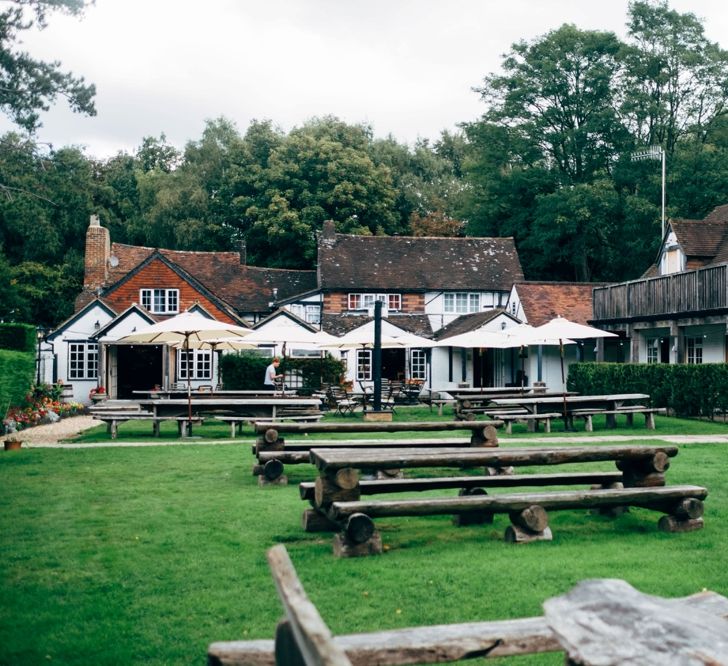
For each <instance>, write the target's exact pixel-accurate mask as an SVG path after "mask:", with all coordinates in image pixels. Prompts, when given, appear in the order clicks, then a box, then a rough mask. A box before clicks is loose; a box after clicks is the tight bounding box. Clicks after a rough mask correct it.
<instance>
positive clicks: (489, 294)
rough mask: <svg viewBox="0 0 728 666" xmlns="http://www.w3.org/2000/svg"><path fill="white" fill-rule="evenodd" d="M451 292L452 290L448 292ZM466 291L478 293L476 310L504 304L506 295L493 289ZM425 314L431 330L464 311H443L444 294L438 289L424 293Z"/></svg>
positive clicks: (436, 328) (446, 323)
mask: <svg viewBox="0 0 728 666" xmlns="http://www.w3.org/2000/svg"><path fill="white" fill-rule="evenodd" d="M448 293H452V292H448ZM468 293H478V294H480V309H479V310H478V312H485V311H487V310H493V309H494V308H497V307H499V304H505V302H506V296H505V295H503V296H501V295H500V293H499V292H494V291H481V292H476V291H469V292H468ZM425 314H426V315H427V316H428V318H429V320H430V326H431V327H432V330H433V331H439V330H440V329H441V328H443V327H445V326H447V325H448V324H450V323H451V322H453V321H455V320H456V319H457V318H458V317H460V316H461V315H463V314H466V313H464V312H447V313H446V312H445V294H444V292H440V291H430V292H427V293H426V294H425Z"/></svg>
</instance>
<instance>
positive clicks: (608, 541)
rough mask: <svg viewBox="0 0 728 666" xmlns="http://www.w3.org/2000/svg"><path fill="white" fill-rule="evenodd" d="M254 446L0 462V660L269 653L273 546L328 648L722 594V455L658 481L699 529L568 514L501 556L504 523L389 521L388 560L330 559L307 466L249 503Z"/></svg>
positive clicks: (727, 538) (22, 455)
mask: <svg viewBox="0 0 728 666" xmlns="http://www.w3.org/2000/svg"><path fill="white" fill-rule="evenodd" d="M673 423H675V422H673ZM699 425H700V426H701V427H710V428H718V425H717V424H699ZM207 427H208V426H207V425H206V426H205V428H207ZM720 429H721V430H722V431H724V430H725V428H724V427H722V428H720ZM634 430H635V432H636V433H637V434H636V435H635V440H636V441H639V435H640V434H642V435H644V434H645V430H644V427H638V428H635V429H634ZM618 431H619V429H618ZM661 431H664V432H668V429H667V427H664V428H663V427H662V426H661V424H660V423H658V431H657V432H658V433H659V432H661ZM669 431H670V432H676V430H675V429H672V428H671V429H670V430H669ZM677 431H680V432H682V429H679V430H677ZM147 432H148V431H147ZM604 432H605V431H602V434H604ZM620 434H627V431H626V430H625V431H624V432H620ZM651 434H652V433H651ZM223 441H224V440H220V442H221V443H222V442H223ZM228 441H229V440H228ZM249 443H250V438H248V439H247V440H246V442H245V443H238V444H230V445H228V446H216V445H210V444H201V445H199V446H195V445H192V446H184V447H164V446H159V447H148V448H124V447H117V448H113V447H108V448H99V449H97V448H94V449H90V448H81V449H73V450H48V449H29V450H22V451H14V452H7V453H0V479H1V480H2V487H3V510H2V512H1V513H0V558H1V561H2V562H3V576H2V578H1V580H0V599H2V601H1V602H0V663H2V664H38V663H57V664H87V663H90V662H94V663H98V664H132V663H133V664H136V663H150V664H184V663H190V664H191V663H197V664H199V663H203V662H204V659H205V652H206V647H207V645H208V644H209V643H210V642H212V641H217V640H235V639H244V638H271V637H272V635H273V629H274V626H275V623H276V621H277V620H278V619H279V617H280V615H281V608H280V604H279V602H278V599H277V596H276V593H275V590H274V587H273V584H272V582H271V578H270V575H269V572H268V568H267V565H266V562H265V551H266V549H267V548H268V547H270V546H271V545H273V544H275V543H279V542H283V543H285V544H286V546H287V547H288V549H289V552H290V553H291V557H292V559H293V562H294V564H295V565H296V567H297V569H298V571H299V574H300V576H301V579H302V581H303V583H304V585H305V587H306V589H307V591H308V593H309V594H310V596H311V598H312V600H313V601H314V603H315V604H316V605H317V606H318V608H319V609H320V611H321V614H322V616H323V617H324V618H325V620H326V621H327V623H328V624H329V625H330V627H331V628H332V630H333V631H334V632H335V633H350V632H357V631H372V630H377V629H386V628H397V627H405V626H413V625H421V624H438V623H445V622H466V621H475V620H487V619H504V618H509V617H525V616H531V615H539V614H540V613H541V603H542V602H543V600H544V599H546V598H548V597H550V596H554V595H556V594H560V593H563V592H565V591H567V590H568V589H569V588H570V587H572V586H573V585H574V584H575V583H576V582H577V581H579V580H582V579H584V578H594V577H617V578H624V579H626V580H627V581H629V582H630V583H631V584H633V585H634V586H636V587H637V588H638V589H641V590H643V591H645V592H648V593H652V594H659V595H662V596H669V597H673V596H680V595H686V594H691V593H693V592H696V591H699V590H701V589H703V588H708V589H712V590H716V591H718V592H721V593H723V594H726V593H728V570H727V569H726V567H725V566H724V560H725V557H724V554H725V549H726V545H727V544H728V521H726V518H727V517H728V498H727V497H726V493H725V490H724V489H725V481H724V470H725V456H726V448H725V446H722V445H715V444H708V445H686V446H681V448H680V453H679V455H678V456H677V457H676V458H675V459H674V461H673V464H672V467H671V468H670V470H669V471H668V473H667V474H668V481H669V483H692V484H699V485H704V486H706V487H707V488H708V489H709V490H710V496H709V497H708V499H707V501H706V513H705V524H706V527H705V529H703V530H701V531H698V532H692V533H686V534H663V533H661V532H659V531H657V528H656V525H657V520H658V518H659V514H656V513H653V512H649V511H646V510H635V509H633V510H632V511H631V512H630V513H629V514H627V515H625V516H622V517H620V518H618V519H608V518H605V517H600V516H593V515H588V514H587V513H586V512H577V511H563V512H555V513H553V514H552V516H551V521H550V522H551V526H552V529H553V533H554V540H553V541H552V542H544V543H533V544H528V545H524V546H513V545H509V544H506V543H504V542H503V540H502V539H503V531H504V530H505V527H506V526H507V524H508V519H507V518H506V517H504V516H497V517H496V519H495V523H494V524H493V525H486V526H474V527H466V528H455V527H453V526H452V525H451V522H450V519H449V518H448V517H429V518H392V519H386V520H385V519H382V520H378V521H377V525H378V528H379V529H380V530H381V533H382V536H383V540H384V543H385V545H386V547H387V552H386V553H385V554H384V555H382V556H380V557H369V558H361V559H348V560H347V559H344V560H339V559H335V558H333V557H332V554H331V535H329V534H323V535H322V534H307V533H304V532H303V531H302V529H301V527H300V516H301V512H302V510H303V509H304V508H305V506H304V503H303V502H301V500H300V499H298V492H297V484H298V482H300V481H304V480H310V479H311V478H312V476H313V475H312V468H309V467H308V466H303V465H300V466H297V467H291V468H289V469H288V470H287V471H288V474H289V480H290V483H289V485H288V486H272V487H266V488H259V487H258V485H257V480H256V479H255V478H254V477H253V476H252V475H251V467H252V464H253V462H254V459H253V456H252V455H251V453H250V446H249ZM592 468H593V469H609V466H604V465H601V466H600V465H598V464H595V465H594V466H593V467H592ZM612 469H613V467H612ZM469 663H473V662H469ZM488 663H493V662H488ZM504 663H505V662H504ZM507 663H508V664H554V665H555V664H561V663H563V656H561V655H539V656H534V657H528V658H519V659H516V660H507Z"/></svg>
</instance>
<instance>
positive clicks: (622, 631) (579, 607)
mask: <svg viewBox="0 0 728 666" xmlns="http://www.w3.org/2000/svg"><path fill="white" fill-rule="evenodd" d="M267 558H268V564H269V566H270V569H271V573H272V575H273V578H274V581H275V585H276V589H277V592H278V595H279V598H280V599H281V602H282V604H283V608H284V613H285V619H284V620H283V621H281V622H280V623H279V625H278V627H276V630H275V640H271V639H267V640H266V639H258V640H247V641H219V642H214V643H211V644H210V645H209V646H208V648H207V664H208V666H275V665H276V664H303V663H306V664H326V665H327V666H349V665H353V666H370V664H378V665H379V666H404V665H405V664H434V663H450V662H454V661H461V660H465V659H495V658H499V657H508V656H517V655H529V654H542V653H550V652H566V654H567V658H568V660H569V661H568V662H567V663H579V664H584V665H585V666H592V665H593V664H596V663H606V656H608V657H609V661H608V663H625V662H626V661H629V662H630V663H643V664H657V663H659V664H666V663H678V662H679V663H683V659H682V658H684V657H685V655H700V656H701V657H704V659H703V660H701V663H703V662H704V663H714V664H719V663H724V662H723V661H722V657H723V656H724V655H725V654H726V652H727V651H728V639H727V637H726V627H727V626H728V624H727V623H726V619H727V618H728V599H726V598H725V597H724V596H721V595H719V594H716V593H715V592H708V591H703V592H700V593H698V594H693V595H691V596H688V597H681V598H676V599H663V598H661V597H656V596H652V595H646V594H643V593H641V592H639V591H638V590H636V589H635V588H633V587H632V586H631V585H629V584H628V583H626V582H625V581H623V580H618V579H606V580H605V579H602V580H589V581H582V582H581V583H579V584H577V585H576V586H575V587H574V588H573V589H572V590H571V591H570V592H568V593H567V594H565V595H561V596H559V597H555V598H552V599H548V600H546V601H545V602H544V609H545V614H544V616H541V617H529V618H519V619H510V620H498V621H490V622H467V623H464V624H443V625H435V626H421V627H409V628H405V629H395V630H389V631H378V632H372V633H357V634H349V635H342V636H333V635H332V634H331V631H330V630H329V629H328V627H327V626H326V624H325V622H324V620H323V618H321V615H320V614H319V612H318V609H317V608H316V606H315V605H314V604H313V603H312V602H311V601H310V599H309V598H308V596H307V595H306V591H305V589H304V588H303V585H302V584H301V581H300V579H299V578H298V575H297V573H296V570H295V568H294V567H293V564H292V562H291V560H290V557H289V556H288V552H287V551H286V549H285V546H283V545H281V544H279V545H277V546H274V547H273V548H271V549H270V550H269V551H268V554H267ZM585 613H588V614H589V616H590V617H593V618H594V621H591V622H578V621H575V619H576V618H578V617H583V616H584V614H585ZM636 617H638V618H640V620H641V621H640V622H635V621H634V618H636ZM666 636H669V637H670V641H669V644H668V643H667V641H666V640H665V637H666Z"/></svg>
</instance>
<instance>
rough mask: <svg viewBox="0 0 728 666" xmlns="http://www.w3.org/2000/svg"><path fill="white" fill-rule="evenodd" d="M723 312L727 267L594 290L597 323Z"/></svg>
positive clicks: (727, 304)
mask: <svg viewBox="0 0 728 666" xmlns="http://www.w3.org/2000/svg"><path fill="white" fill-rule="evenodd" d="M721 311H723V312H725V311H728V264H719V265H717V266H710V267H707V268H699V269H697V270H693V271H685V272H684V273H673V274H671V275H662V276H660V277H654V278H647V279H645V280H634V281H632V282H622V283H620V284H615V285H611V286H609V287H598V288H595V289H594V318H593V321H594V322H595V323H597V324H598V322H608V321H612V322H616V321H635V320H641V319H647V320H649V319H659V318H661V317H665V318H667V317H674V316H691V315H692V316H696V315H700V314H708V313H710V314H717V313H720V312H721Z"/></svg>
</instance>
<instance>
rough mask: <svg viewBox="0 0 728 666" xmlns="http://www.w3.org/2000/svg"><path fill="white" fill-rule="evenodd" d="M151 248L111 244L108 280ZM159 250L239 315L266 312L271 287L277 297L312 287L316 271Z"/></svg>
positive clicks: (211, 254) (213, 254)
mask: <svg viewBox="0 0 728 666" xmlns="http://www.w3.org/2000/svg"><path fill="white" fill-rule="evenodd" d="M155 251H156V250H155V249H154V248H149V247H139V246H134V245H124V244H121V243H113V244H112V246H111V254H112V255H113V256H115V257H116V258H117V259H118V265H117V266H116V267H114V268H112V269H111V270H110V283H114V282H116V281H117V280H120V279H122V278H123V277H124V276H125V275H127V274H128V273H129V272H130V271H131V270H133V269H134V268H135V267H136V266H138V265H139V264H140V263H141V262H143V261H144V260H145V259H146V258H147V257H149V256H150V255H151V254H152V253H153V252H155ZM159 252H160V254H162V256H164V257H165V258H166V259H167V260H169V261H170V262H172V263H174V264H176V265H178V266H179V267H180V268H182V269H183V270H184V271H185V272H187V273H188V274H189V275H191V276H192V277H194V278H195V279H196V280H198V281H199V282H200V283H201V284H202V285H204V286H205V287H206V288H207V289H208V290H209V291H210V292H211V293H212V294H214V295H215V296H217V297H218V298H220V299H222V300H224V301H225V302H226V303H228V304H229V305H231V306H232V307H233V308H234V309H235V310H236V311H237V312H239V313H241V314H242V313H247V312H267V311H269V305H268V304H269V303H270V302H271V301H273V300H274V297H273V290H274V289H275V290H277V291H276V293H277V299H284V298H288V297H291V296H294V295H295V294H299V293H301V292H304V291H310V290H312V289H314V288H315V287H316V271H299V270H286V269H280V268H258V267H256V266H247V265H243V264H241V263H240V255H239V254H238V253H237V252H185V251H181V250H159Z"/></svg>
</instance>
